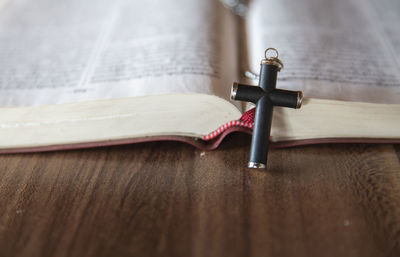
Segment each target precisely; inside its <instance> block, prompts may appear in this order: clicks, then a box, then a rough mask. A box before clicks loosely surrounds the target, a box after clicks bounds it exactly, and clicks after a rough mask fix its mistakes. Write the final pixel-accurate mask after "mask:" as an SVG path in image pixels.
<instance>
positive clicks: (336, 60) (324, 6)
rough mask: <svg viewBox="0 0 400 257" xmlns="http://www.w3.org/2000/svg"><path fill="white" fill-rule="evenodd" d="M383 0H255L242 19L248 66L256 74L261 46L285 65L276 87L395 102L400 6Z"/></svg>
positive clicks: (399, 84) (399, 93) (399, 91)
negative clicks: (270, 49) (273, 50)
mask: <svg viewBox="0 0 400 257" xmlns="http://www.w3.org/2000/svg"><path fill="white" fill-rule="evenodd" d="M378 2H379V3H378ZM384 2H385V5H384V6H381V9H379V10H378V9H377V8H375V7H374V5H379V4H380V1H376V3H375V4H374V3H373V2H370V1H362V0H350V1H349V0H335V1H330V0H305V1H295V0H281V1H273V0H254V1H253V3H252V5H251V6H250V13H249V15H248V23H247V24H248V30H249V35H248V40H249V46H250V47H249V48H250V49H249V51H250V59H251V64H252V69H253V70H254V71H255V72H258V69H259V63H260V60H261V58H263V55H264V49H265V48H267V47H275V48H277V49H278V50H279V53H280V58H281V60H282V61H283V62H284V64H285V68H284V69H283V70H282V71H281V72H280V73H279V87H283V88H288V89H296V90H303V92H304V95H305V97H308V98H309V97H313V98H322V99H335V100H345V101H364V102H375V103H391V104H400V72H399V71H400V68H399V62H398V60H399V47H398V45H399V43H398V42H399V41H398V40H399V37H400V31H399V24H400V6H399V4H398V1H397V2H396V1H393V0H392V1H391V0H386V1H384ZM388 10H391V11H390V13H391V15H390V17H386V15H385V12H388Z"/></svg>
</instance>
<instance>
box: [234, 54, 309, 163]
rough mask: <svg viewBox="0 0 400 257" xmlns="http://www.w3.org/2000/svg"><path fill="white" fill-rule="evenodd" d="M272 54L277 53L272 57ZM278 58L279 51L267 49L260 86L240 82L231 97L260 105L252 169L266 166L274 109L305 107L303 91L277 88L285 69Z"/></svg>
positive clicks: (254, 131)
mask: <svg viewBox="0 0 400 257" xmlns="http://www.w3.org/2000/svg"><path fill="white" fill-rule="evenodd" d="M271 52H274V53H275V54H274V55H273V56H271ZM278 56H279V54H278V51H277V50H276V49H275V48H268V49H267V50H265V58H264V59H262V60H261V68H260V80H259V83H258V87H257V86H249V85H243V84H238V83H236V82H235V83H234V84H233V86H232V91H231V98H232V99H233V100H239V101H246V102H252V103H254V104H256V112H255V118H254V126H253V135H252V138H251V148H250V161H249V163H248V167H249V168H265V167H266V163H267V155H268V146H269V136H270V133H271V123H272V111H273V107H274V106H283V107H290V108H295V109H297V108H300V107H301V104H302V100H303V94H302V92H301V91H289V90H282V89H277V88H276V79H277V76H278V72H279V71H280V70H281V69H282V68H283V63H282V62H281V60H279V59H278Z"/></svg>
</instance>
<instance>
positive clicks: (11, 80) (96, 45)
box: [0, 0, 237, 107]
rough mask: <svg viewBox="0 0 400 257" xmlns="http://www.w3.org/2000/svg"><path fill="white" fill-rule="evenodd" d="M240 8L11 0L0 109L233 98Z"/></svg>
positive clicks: (2, 41)
mask: <svg viewBox="0 0 400 257" xmlns="http://www.w3.org/2000/svg"><path fill="white" fill-rule="evenodd" d="M234 21H235V19H234V17H233V15H232V14H231V13H230V12H229V11H227V10H225V8H223V6H222V5H221V4H220V3H219V1H214V0H205V1H195V0H164V1H157V0H146V1H131V0H114V1H106V0H85V1H82V0H58V1H54V0H35V1H30V0H13V1H10V2H8V3H7V5H5V6H4V8H3V9H2V10H1V16H0V106H3V107H4V106H30V105H42V104H58V103H67V102H76V101H87V100H97V99H109V98H119V97H134V96H147V95H160V94H176V93H179V94H182V93H191V94H193V93H202V94H212V95H216V96H219V97H222V98H225V99H228V98H229V92H230V87H231V85H232V83H231V82H232V81H233V80H235V76H236V74H237V70H236V60H237V58H236V52H237V51H236V49H235V25H234Z"/></svg>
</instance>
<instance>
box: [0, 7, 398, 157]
mask: <svg viewBox="0 0 400 257" xmlns="http://www.w3.org/2000/svg"><path fill="white" fill-rule="evenodd" d="M3 1H4V0H3ZM0 3H2V9H1V10H0V14H1V15H0V106H1V108H0V151H1V152H23V151H36V150H52V149H65V148H74V147H87V146H95V145H110V144H119V143H131V142H140V141H149V140H164V139H174V140H182V141H188V142H192V143H193V144H195V145H198V146H204V147H209V148H212V147H215V146H216V145H217V143H216V142H219V141H218V140H219V139H221V138H222V137H223V135H224V133H222V134H221V132H222V131H224V130H225V132H229V131H232V130H235V129H232V128H234V127H235V126H236V127H235V128H236V130H243V131H248V132H249V131H251V124H249V123H248V122H247V123H246V122H242V121H237V120H238V119H239V118H240V117H241V116H242V114H243V113H244V112H245V111H246V110H248V108H249V106H246V105H244V104H242V103H240V102H232V101H230V98H229V97H230V89H231V86H232V82H234V81H238V80H240V79H242V76H241V74H243V71H244V69H249V70H252V71H254V72H257V71H258V69H259V64H260V60H261V59H262V57H263V52H264V50H265V48H267V47H275V48H277V49H278V50H279V52H280V57H281V60H282V61H283V62H284V63H285V68H284V69H283V70H282V71H281V72H280V73H279V74H278V85H277V87H278V88H283V89H291V90H302V91H303V93H304V96H305V100H304V103H303V106H302V108H301V109H299V110H292V109H284V108H279V107H276V108H275V110H274V117H273V124H272V126H273V127H272V132H271V140H272V141H273V142H307V143H315V142H324V141H325V142H326V141H332V140H333V141H335V140H336V141H340V140H342V141H343V140H345V141H349V142H350V141H373V140H378V141H390V142H399V141H400V68H399V67H400V44H399V42H400V31H399V26H398V24H400V5H399V4H398V1H396V0H383V1H379V2H378V1H373V0H370V1H368V0H365V1H360V0H353V1H348V0H337V1H330V0H305V1H301V2H299V1H295V0H281V1H272V0H255V1H253V2H251V4H250V5H249V7H248V8H249V9H248V10H249V12H248V14H247V16H246V18H245V20H244V21H240V19H239V18H238V17H236V16H235V15H234V14H232V13H231V12H230V11H229V10H227V9H226V8H224V6H223V5H222V4H221V3H220V2H219V1H216V0H203V1H195V0H164V1H156V0H147V1H132V0H114V1H106V0H86V1H82V0H57V1H54V0H36V1H30V0H13V1H6V2H0ZM241 24H242V25H243V24H244V25H243V26H241ZM239 42H241V43H239ZM243 56H245V57H246V56H248V57H249V58H248V60H245V59H246V58H243ZM245 63H248V64H249V65H248V66H244V65H243V64H245ZM255 84H257V83H255ZM232 121H234V122H232ZM228 127H230V129H228V130H226V128H228ZM210 133H211V134H210ZM210 135H211V136H210ZM210 138H213V140H212V143H208V144H207V143H204V142H206V141H207V140H208V139H210ZM310 140H311V141H310ZM207 145H208V146H207ZM211 145H213V146H211Z"/></svg>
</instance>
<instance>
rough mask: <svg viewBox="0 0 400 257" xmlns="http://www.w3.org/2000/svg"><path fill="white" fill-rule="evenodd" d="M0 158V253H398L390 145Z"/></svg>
mask: <svg viewBox="0 0 400 257" xmlns="http://www.w3.org/2000/svg"><path fill="white" fill-rule="evenodd" d="M249 141H250V138H249V136H247V135H238V134H236V135H232V136H229V137H228V139H226V140H225V142H224V143H223V144H222V146H221V147H220V148H219V149H218V150H215V151H212V152H202V151H201V150H198V149H195V148H193V147H192V146H189V145H186V144H182V143H177V142H157V143H145V144H137V145H126V146H117V147H107V148H98V149H88V150H74V151H63V152H50V153H35V154H16V155H1V156H0V176H1V180H0V210H1V214H0V256H58V257H59V256H229V257H231V256H291V257H292V256H363V257H365V256H400V246H399V242H400V163H399V159H400V146H396V145H349V144H340V145H318V146H305V147H297V148H291V149H275V150H272V151H271V152H270V156H269V163H268V170H266V171H263V170H249V169H247V168H245V165H246V163H247V158H248V149H249Z"/></svg>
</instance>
